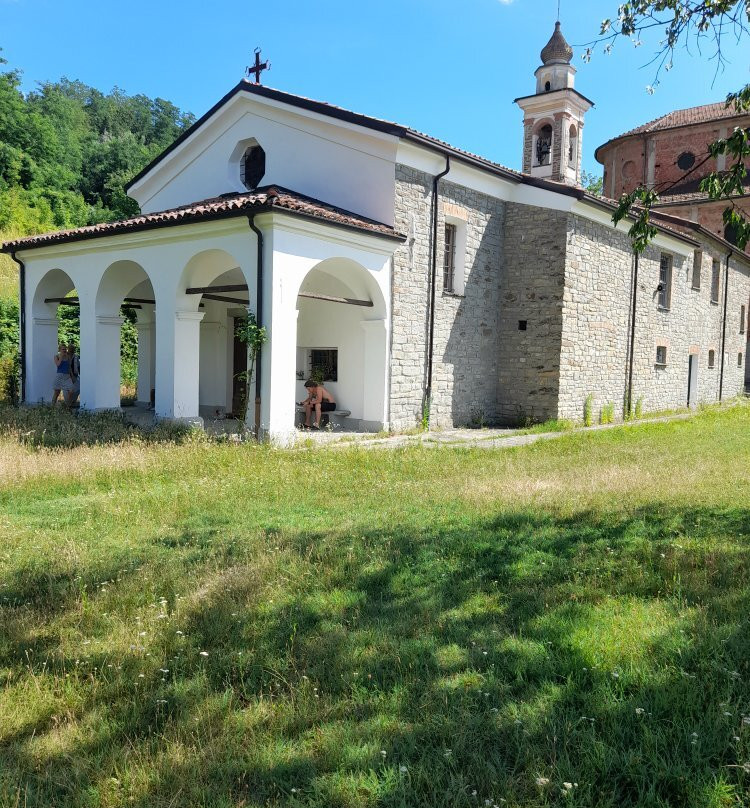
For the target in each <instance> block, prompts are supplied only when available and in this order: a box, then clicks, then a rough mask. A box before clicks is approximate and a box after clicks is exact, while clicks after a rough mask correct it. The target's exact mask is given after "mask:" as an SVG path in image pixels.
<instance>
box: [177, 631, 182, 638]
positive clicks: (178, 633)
mask: <svg viewBox="0 0 750 808" xmlns="http://www.w3.org/2000/svg"><path fill="white" fill-rule="evenodd" d="M175 634H177V635H178V636H179V637H182V636H183V635H182V632H181V631H175Z"/></svg>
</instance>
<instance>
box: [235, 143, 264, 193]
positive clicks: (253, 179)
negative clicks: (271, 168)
mask: <svg viewBox="0 0 750 808" xmlns="http://www.w3.org/2000/svg"><path fill="white" fill-rule="evenodd" d="M265 173H266V153H265V152H264V151H263V149H262V148H261V147H260V146H251V147H250V148H249V149H248V150H247V151H246V152H245V154H244V155H243V156H242V161H241V163H240V181H241V182H242V184H243V185H244V186H245V188H247V190H248V191H254V190H255V189H256V188H257V187H258V186H259V185H260V181H261V180H262V179H263V176H264V175H265Z"/></svg>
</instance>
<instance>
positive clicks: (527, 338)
mask: <svg viewBox="0 0 750 808" xmlns="http://www.w3.org/2000/svg"><path fill="white" fill-rule="evenodd" d="M566 231H567V215H566V214H565V213H561V212H558V211H554V210H548V209H544V208H537V207H532V206H529V205H520V204H515V203H513V204H508V205H507V211H506V217H505V268H504V271H503V273H502V279H501V287H500V307H501V308H500V323H499V337H500V340H499V376H498V416H499V419H500V420H501V421H502V422H505V423H511V424H517V423H523V422H524V421H525V420H526V419H530V420H534V421H544V420H547V419H549V418H554V417H555V416H556V415H557V398H558V389H559V371H560V365H559V362H560V342H561V339H562V314H561V312H562V299H563V284H564V276H565V235H566ZM522 323H525V330H521V324H522Z"/></svg>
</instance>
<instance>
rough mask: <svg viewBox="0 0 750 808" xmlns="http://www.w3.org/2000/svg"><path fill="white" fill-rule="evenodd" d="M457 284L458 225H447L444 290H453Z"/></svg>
mask: <svg viewBox="0 0 750 808" xmlns="http://www.w3.org/2000/svg"><path fill="white" fill-rule="evenodd" d="M455 285H456V225H455V224H446V225H445V253H444V256H443V291H444V292H453V291H455Z"/></svg>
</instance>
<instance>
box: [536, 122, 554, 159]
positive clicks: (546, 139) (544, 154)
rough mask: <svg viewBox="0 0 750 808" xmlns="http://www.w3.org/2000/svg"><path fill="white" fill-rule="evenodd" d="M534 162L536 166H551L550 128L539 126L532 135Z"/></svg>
mask: <svg viewBox="0 0 750 808" xmlns="http://www.w3.org/2000/svg"><path fill="white" fill-rule="evenodd" d="M534 160H535V163H534V164H535V165H536V166H549V165H552V126H551V125H550V124H548V123H545V124H543V125H542V126H540V127H539V128H538V129H537V130H536V133H535V135H534Z"/></svg>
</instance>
